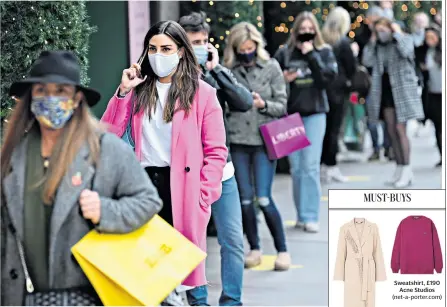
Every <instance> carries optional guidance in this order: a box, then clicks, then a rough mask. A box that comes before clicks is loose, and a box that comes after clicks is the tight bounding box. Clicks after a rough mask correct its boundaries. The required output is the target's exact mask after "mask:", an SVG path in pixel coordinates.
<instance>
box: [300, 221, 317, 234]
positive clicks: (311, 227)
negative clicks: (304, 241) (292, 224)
mask: <svg viewBox="0 0 447 307" xmlns="http://www.w3.org/2000/svg"><path fill="white" fill-rule="evenodd" d="M304 231H307V232H312V233H317V232H318V231H320V225H319V224H318V223H306V224H304Z"/></svg>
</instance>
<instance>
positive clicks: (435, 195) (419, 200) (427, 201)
mask: <svg viewBox="0 0 447 307" xmlns="http://www.w3.org/2000/svg"><path fill="white" fill-rule="evenodd" d="M365 193H374V194H376V193H386V194H391V193H398V194H400V193H410V194H411V202H399V203H396V202H393V203H391V202H374V203H369V202H365V200H364V195H365ZM328 199H329V209H334V208H343V209H344V208H347V209H349V208H353V209H357V208H365V209H373V208H374V209H394V208H401V209H408V208H415V209H420V208H440V209H444V208H445V191H444V190H329V194H328ZM442 215H444V212H442Z"/></svg>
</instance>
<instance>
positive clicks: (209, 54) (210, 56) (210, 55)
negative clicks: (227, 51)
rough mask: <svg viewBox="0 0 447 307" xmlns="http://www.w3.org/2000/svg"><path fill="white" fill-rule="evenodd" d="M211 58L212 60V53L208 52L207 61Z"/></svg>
mask: <svg viewBox="0 0 447 307" xmlns="http://www.w3.org/2000/svg"><path fill="white" fill-rule="evenodd" d="M212 60H213V53H212V52H208V59H207V62H211V61H212Z"/></svg>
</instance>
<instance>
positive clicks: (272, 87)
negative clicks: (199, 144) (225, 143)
mask: <svg viewBox="0 0 447 307" xmlns="http://www.w3.org/2000/svg"><path fill="white" fill-rule="evenodd" d="M232 73H233V74H234V76H235V77H236V79H237V80H238V81H239V82H240V83H241V84H242V85H243V86H245V87H246V88H247V89H248V90H249V91H250V92H257V93H258V94H259V95H260V96H261V97H262V99H263V100H264V101H265V103H266V105H267V108H266V109H265V112H263V111H260V110H259V109H256V108H255V107H253V108H251V109H250V110H248V111H246V112H235V111H230V113H229V114H228V134H229V137H230V142H231V143H233V144H242V145H263V144H264V142H263V140H262V136H261V133H260V132H259V127H260V126H261V125H262V124H265V123H268V122H270V121H272V120H274V119H277V118H279V117H282V116H283V115H285V114H286V105H287V91H286V82H285V80H284V76H283V73H282V70H281V67H280V66H279V63H278V62H277V61H276V60H275V59H270V60H268V61H262V60H258V61H257V63H256V65H255V66H254V67H251V68H250V69H246V68H245V67H243V66H242V65H236V66H235V67H234V68H233V69H232Z"/></svg>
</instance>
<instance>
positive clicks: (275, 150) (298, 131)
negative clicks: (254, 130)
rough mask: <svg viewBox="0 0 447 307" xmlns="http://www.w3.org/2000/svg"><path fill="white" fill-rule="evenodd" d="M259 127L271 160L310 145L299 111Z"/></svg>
mask: <svg viewBox="0 0 447 307" xmlns="http://www.w3.org/2000/svg"><path fill="white" fill-rule="evenodd" d="M259 129H260V130H261V135H262V137H263V138H264V142H265V146H266V148H267V153H268V156H269V159H271V160H276V159H281V158H282V157H285V156H288V155H290V154H291V153H292V152H294V151H297V150H300V149H303V148H304V147H307V146H309V145H310V142H309V139H308V138H307V136H306V131H305V129H304V124H303V120H302V119H301V116H300V114H299V113H294V114H292V115H289V116H286V117H283V118H280V119H277V120H274V121H272V122H269V123H267V124H264V125H262V126H261V127H260V128H259Z"/></svg>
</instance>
